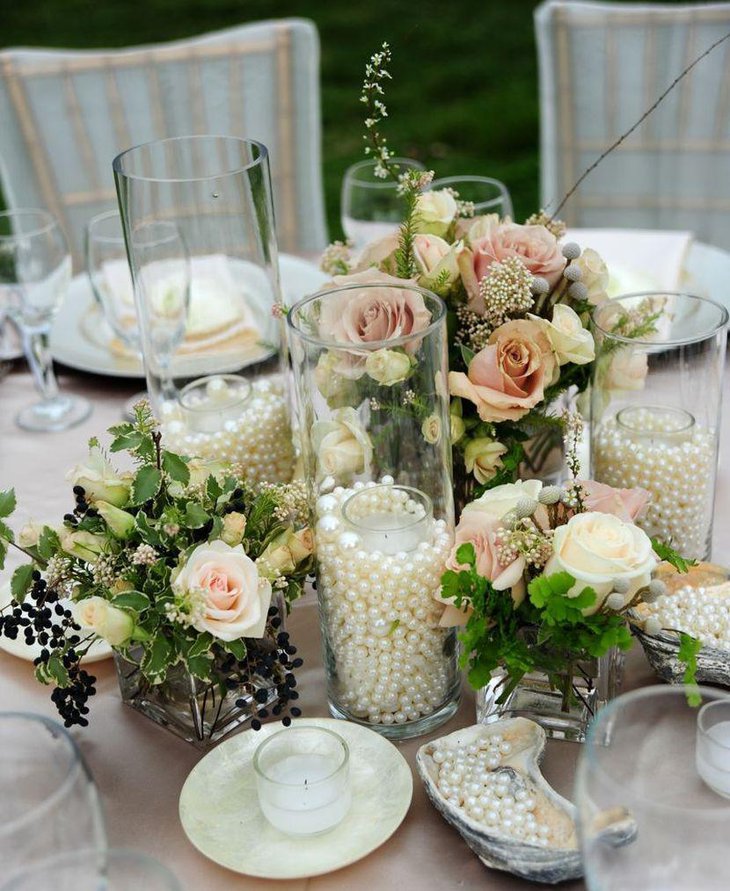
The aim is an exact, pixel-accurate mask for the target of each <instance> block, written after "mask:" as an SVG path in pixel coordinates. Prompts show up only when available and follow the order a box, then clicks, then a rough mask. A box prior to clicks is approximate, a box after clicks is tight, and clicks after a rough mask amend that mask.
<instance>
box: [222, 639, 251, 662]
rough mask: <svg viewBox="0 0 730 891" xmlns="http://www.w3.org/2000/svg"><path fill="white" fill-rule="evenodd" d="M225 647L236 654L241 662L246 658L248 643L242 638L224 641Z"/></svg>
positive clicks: (227, 650)
mask: <svg viewBox="0 0 730 891" xmlns="http://www.w3.org/2000/svg"><path fill="white" fill-rule="evenodd" d="M223 649H224V650H226V652H228V653H230V654H231V655H232V656H235V657H236V659H238V661H239V662H241V661H242V660H243V659H245V658H246V644H245V643H244V641H243V640H242V639H241V638H238V640H227V641H225V642H224V643H223Z"/></svg>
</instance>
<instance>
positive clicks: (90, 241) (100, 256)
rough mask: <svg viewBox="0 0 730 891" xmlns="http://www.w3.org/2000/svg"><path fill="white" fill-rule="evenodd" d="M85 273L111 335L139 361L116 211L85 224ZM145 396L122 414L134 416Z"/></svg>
mask: <svg viewBox="0 0 730 891" xmlns="http://www.w3.org/2000/svg"><path fill="white" fill-rule="evenodd" d="M85 248H86V272H87V273H88V276H89V281H90V282H91V287H92V290H93V292H94V296H95V297H96V299H97V301H98V302H99V305H100V306H101V308H102V310H103V312H104V316H105V318H106V320H107V322H108V323H109V326H110V328H111V329H112V331H113V333H114V335H115V336H116V337H117V338H118V339H119V340H120V341H121V342H122V344H123V345H124V346H125V347H127V349H129V350H131V351H132V352H133V353H134V354H135V355H137V356H138V357H139V359H140V361H141V359H142V348H141V343H140V335H139V324H138V322H137V309H136V307H135V305H134V286H133V284H132V274H131V272H130V271H129V261H128V260H127V247H126V244H125V242H124V232H123V230H122V219H121V217H120V215H119V211H118V210H108V211H105V212H104V213H100V214H97V215H96V216H95V217H92V218H91V219H90V220H89V222H88V223H87V224H86V239H85ZM146 398H147V393H145V392H142V393H136V394H135V395H134V396H132V397H131V398H130V399H128V400H127V402H125V404H124V414H125V416H126V417H128V418H132V417H134V412H133V406H134V405H135V404H136V403H137V402H139V401H140V400H141V399H146Z"/></svg>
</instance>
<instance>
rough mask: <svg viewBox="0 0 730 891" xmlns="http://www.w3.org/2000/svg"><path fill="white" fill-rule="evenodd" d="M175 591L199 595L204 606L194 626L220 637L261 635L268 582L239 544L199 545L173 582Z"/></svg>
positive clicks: (268, 601) (215, 542) (269, 589)
mask: <svg viewBox="0 0 730 891" xmlns="http://www.w3.org/2000/svg"><path fill="white" fill-rule="evenodd" d="M172 589H173V591H175V593H177V594H183V595H185V594H193V595H194V596H201V597H202V599H203V602H204V610H203V615H202V617H201V618H199V619H198V620H196V622H195V623H194V625H193V627H194V628H195V630H196V631H200V632H204V631H209V632H210V633H211V634H212V635H213V637H216V638H218V639H219V640H238V639H239V638H241V637H255V638H259V637H263V635H264V627H265V625H266V615H267V613H268V610H269V606H270V605H271V583H270V582H269V581H267V580H266V579H263V578H261V577H260V575H259V571H258V568H257V567H256V564H255V563H254V561H253V560H252V559H251V558H250V557H249V556H248V555H247V554H246V552H245V551H244V550H243V546H242V545H237V546H236V547H234V548H232V547H231V546H230V545H227V544H226V543H225V542H224V541H220V540H218V541H212V542H208V543H206V544H201V545H198V547H197V548H195V550H194V551H193V553H192V554H191V555H190V556H189V557H188V559H187V562H186V563H185V564H184V565H183V566H182V568H181V569H180V571H179V572H178V574H177V576H176V577H175V578H174V580H173V582H172Z"/></svg>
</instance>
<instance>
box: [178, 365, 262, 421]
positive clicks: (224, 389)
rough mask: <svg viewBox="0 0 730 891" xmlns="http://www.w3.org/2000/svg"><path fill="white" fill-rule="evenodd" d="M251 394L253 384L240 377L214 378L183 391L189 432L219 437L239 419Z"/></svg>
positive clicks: (228, 375) (222, 375)
mask: <svg viewBox="0 0 730 891" xmlns="http://www.w3.org/2000/svg"><path fill="white" fill-rule="evenodd" d="M251 392H252V388H251V384H250V383H249V382H248V381H247V380H246V379H245V378H243V377H240V376H239V375H237V374H212V375H209V376H208V377H201V378H198V379H197V380H194V381H192V382H191V383H189V384H188V385H187V386H186V387H183V389H182V390H181V391H180V393H179V395H178V402H179V403H180V407H181V408H182V414H183V419H184V421H185V423H186V424H187V427H188V429H189V430H194V431H195V432H197V433H217V432H219V431H220V430H223V429H224V425H225V423H226V421H236V420H237V419H238V418H240V416H241V414H242V413H243V410H244V406H245V404H246V403H247V402H248V400H249V399H250V398H251Z"/></svg>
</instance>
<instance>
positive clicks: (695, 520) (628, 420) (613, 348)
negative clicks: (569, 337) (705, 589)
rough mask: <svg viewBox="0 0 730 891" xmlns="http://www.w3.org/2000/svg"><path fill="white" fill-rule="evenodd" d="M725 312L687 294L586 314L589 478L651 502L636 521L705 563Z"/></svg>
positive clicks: (654, 296)
mask: <svg viewBox="0 0 730 891" xmlns="http://www.w3.org/2000/svg"><path fill="white" fill-rule="evenodd" d="M727 321H728V312H727V310H726V309H725V308H724V307H723V306H720V305H719V304H717V303H714V302H713V301H711V300H706V299H704V298H701V297H694V296H691V295H689V294H666V293H650V294H634V295H629V296H626V297H620V298H618V299H616V300H611V301H608V302H607V303H605V304H603V305H602V306H599V307H598V308H597V309H596V310H595V311H594V313H593V330H594V337H595V341H596V364H595V370H594V375H593V386H592V395H591V415H592V425H591V434H592V435H591V464H592V476H593V478H594V479H596V480H599V481H600V482H603V483H608V484H609V485H611V486H614V487H617V488H633V487H641V488H644V489H647V490H648V491H649V493H650V495H651V500H650V502H649V506H648V509H647V510H646V512H645V513H644V515H643V516H641V517H639V519H638V520H637V522H638V524H639V525H640V526H641V527H642V528H643V529H644V530H645V531H646V532H647V533H648V534H649V535H651V536H653V537H655V538H657V539H659V540H660V541H662V542H664V543H666V544H671V545H672V547H674V548H676V549H677V550H678V551H680V552H681V553H682V554H683V556H685V557H692V558H696V559H700V560H704V559H707V558H708V557H709V554H710V548H711V543H712V520H713V511H714V500H715V476H716V472H717V455H718V444H719V433H720V409H721V404H722V383H723V377H724V365H725V341H726V326H727Z"/></svg>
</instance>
